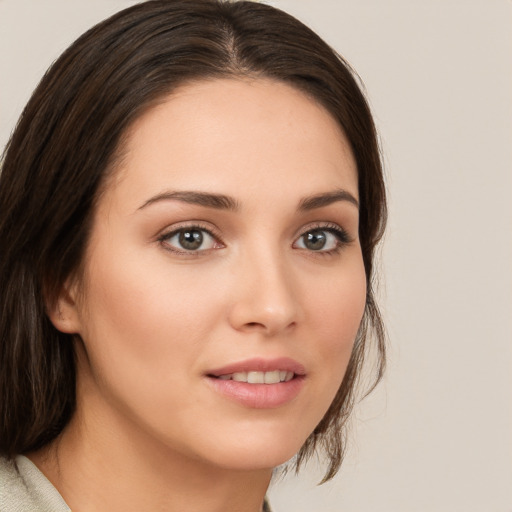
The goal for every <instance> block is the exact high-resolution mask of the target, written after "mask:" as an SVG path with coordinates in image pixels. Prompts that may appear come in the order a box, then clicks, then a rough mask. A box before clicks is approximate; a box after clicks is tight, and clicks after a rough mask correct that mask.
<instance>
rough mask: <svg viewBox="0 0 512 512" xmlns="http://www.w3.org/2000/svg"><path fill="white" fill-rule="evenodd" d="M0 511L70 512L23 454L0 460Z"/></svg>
mask: <svg viewBox="0 0 512 512" xmlns="http://www.w3.org/2000/svg"><path fill="white" fill-rule="evenodd" d="M0 512H71V509H70V508H69V507H68V506H67V505H66V502H65V501H64V500H63V499H62V496H61V495H60V494H59V492H58V491H57V489H55V487H54V486H53V485H52V484H51V483H50V481H49V480H48V479H47V478H46V477H45V476H44V475H43V473H41V471H39V469H37V467H36V466H35V465H34V464H33V463H32V462H31V461H30V460H29V459H27V457H24V456H23V455H18V456H17V457H16V459H15V461H14V462H10V461H7V460H6V459H4V458H2V457H0Z"/></svg>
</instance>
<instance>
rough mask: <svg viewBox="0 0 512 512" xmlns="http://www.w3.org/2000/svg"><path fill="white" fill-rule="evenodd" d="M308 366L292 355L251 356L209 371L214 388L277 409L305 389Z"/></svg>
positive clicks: (240, 400) (246, 402)
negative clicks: (289, 356) (287, 356)
mask: <svg viewBox="0 0 512 512" xmlns="http://www.w3.org/2000/svg"><path fill="white" fill-rule="evenodd" d="M305 376H306V370H305V368H304V366H302V365H301V364H300V363H298V362H297V361H294V360H293V359H290V358H278V359H249V360H246V361H240V362H237V363H233V364H229V365H226V366H224V367H222V368H217V369H215V370H211V371H209V372H207V374H206V377H207V380H208V382H209V383H210V385H211V386H212V387H213V389H214V390H215V391H216V392H218V393H220V394H221V395H222V396H223V397H225V398H228V399H229V400H231V401H235V402H237V403H239V404H240V405H243V406H245V407H250V408H256V409H273V408H276V407H281V406H283V405H285V404H287V403H289V402H291V401H292V400H293V399H294V398H295V397H296V396H297V395H298V394H299V393H300V391H301V389H302V387H303V384H304V380H305Z"/></svg>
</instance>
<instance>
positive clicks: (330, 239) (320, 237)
mask: <svg viewBox="0 0 512 512" xmlns="http://www.w3.org/2000/svg"><path fill="white" fill-rule="evenodd" d="M349 242H350V239H349V236H348V234H347V232H346V231H344V230H343V229H341V228H340V227H338V226H336V227H322V228H315V229H310V230H309V231H306V232H305V233H303V234H302V235H301V236H300V237H299V238H298V240H297V241H296V242H295V243H294V247H296V248H298V249H306V250H308V251H315V252H325V253H329V252H335V251H336V250H338V249H340V248H341V247H342V246H343V245H345V244H347V243H349Z"/></svg>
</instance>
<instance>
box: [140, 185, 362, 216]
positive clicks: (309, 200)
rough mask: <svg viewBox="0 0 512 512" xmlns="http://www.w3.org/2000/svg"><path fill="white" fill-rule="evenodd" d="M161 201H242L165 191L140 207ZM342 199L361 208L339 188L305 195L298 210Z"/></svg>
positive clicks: (219, 206)
mask: <svg viewBox="0 0 512 512" xmlns="http://www.w3.org/2000/svg"><path fill="white" fill-rule="evenodd" d="M160 201H181V202H183V203H189V204H196V205H199V206H205V207H206V208H214V209H216V210H228V211H238V210H240V203H239V202H238V201H237V200H236V199H234V198H232V197H230V196H226V195H224V194H212V193H208V192H196V191H175V192H173V191H169V192H163V193H161V194H157V195H156V196H153V197H151V198H150V199H148V200H147V201H146V202H145V203H144V204H143V205H142V206H140V207H139V208H138V209H139V210H142V209H144V208H146V207H147V206H149V205H151V204H154V203H158V202H160ZM340 201H347V202H349V203H351V204H353V205H354V206H355V207H356V208H358V209H359V201H358V200H357V199H356V198H355V197H354V196H353V195H352V194H351V193H350V192H347V191H346V190H343V189H337V190H334V191H332V192H324V193H320V194H315V195H312V196H308V197H304V198H303V199H301V200H300V202H299V206H298V208H297V210H298V211H302V212H305V211H310V210H315V209H317V208H323V207H325V206H329V205H330V204H333V203H337V202H340Z"/></svg>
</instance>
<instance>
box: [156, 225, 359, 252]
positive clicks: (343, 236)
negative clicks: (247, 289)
mask: <svg viewBox="0 0 512 512" xmlns="http://www.w3.org/2000/svg"><path fill="white" fill-rule="evenodd" d="M187 231H201V232H204V233H207V234H208V236H210V237H211V238H212V239H213V240H215V243H217V244H220V245H221V247H216V248H214V249H221V248H223V247H225V246H224V243H223V242H222V240H221V237H220V235H219V234H217V233H215V232H214V231H213V230H212V229H211V228H210V227H206V226H205V225H202V224H201V223H194V224H188V225H184V226H180V227H178V228H174V229H172V230H171V231H166V232H165V233H163V234H162V235H160V236H159V237H158V239H157V240H158V242H159V243H160V244H161V245H162V246H163V247H164V249H165V250H167V251H170V252H172V253H174V254H178V255H184V256H192V257H198V256H202V254H201V253H207V252H209V251H210V250H211V249H203V250H197V251H194V250H186V249H183V250H180V249H177V248H176V247H174V246H170V245H169V244H168V241H169V239H171V238H173V237H174V236H176V235H178V234H180V233H183V232H187ZM313 231H323V232H326V233H330V234H332V235H334V236H335V237H336V239H337V244H336V247H334V248H333V249H329V250H325V251H322V250H318V251H315V250H312V249H310V250H308V249H307V248H298V249H299V250H304V251H307V252H309V253H312V254H314V255H315V256H329V255H333V254H337V253H339V252H340V251H341V250H342V249H343V248H344V247H345V246H346V245H348V244H349V243H351V242H352V241H353V239H352V238H351V237H350V235H349V234H348V232H347V231H346V230H344V229H343V228H342V227H340V226H339V225H338V224H333V223H318V224H314V225H310V226H308V227H307V229H306V230H304V231H302V233H301V234H300V235H299V236H298V237H297V239H296V240H295V241H294V242H293V245H295V244H296V243H297V242H298V241H299V240H301V239H303V237H304V236H305V235H307V234H308V233H311V232H313Z"/></svg>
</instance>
